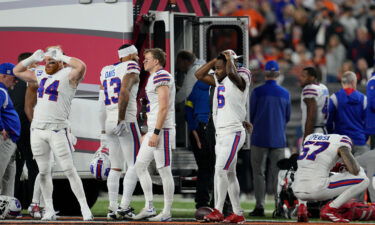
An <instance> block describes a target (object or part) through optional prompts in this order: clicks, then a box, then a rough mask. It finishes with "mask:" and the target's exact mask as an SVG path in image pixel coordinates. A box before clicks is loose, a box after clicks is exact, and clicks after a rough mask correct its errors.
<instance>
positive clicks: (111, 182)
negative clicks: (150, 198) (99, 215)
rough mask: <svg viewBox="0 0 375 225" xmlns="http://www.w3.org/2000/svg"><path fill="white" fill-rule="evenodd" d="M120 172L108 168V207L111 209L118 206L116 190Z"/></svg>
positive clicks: (115, 208)
mask: <svg viewBox="0 0 375 225" xmlns="http://www.w3.org/2000/svg"><path fill="white" fill-rule="evenodd" d="M120 177H121V172H120V171H117V170H110V172H109V175H108V179H107V188H108V199H109V208H110V209H111V210H113V211H115V210H117V207H118V202H117V201H118V190H119V186H120ZM124 187H125V186H124Z"/></svg>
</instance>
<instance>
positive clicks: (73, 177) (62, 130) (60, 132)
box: [14, 46, 93, 220]
mask: <svg viewBox="0 0 375 225" xmlns="http://www.w3.org/2000/svg"><path fill="white" fill-rule="evenodd" d="M43 60H44V62H45V64H46V65H45V67H43V66H41V67H38V68H36V70H35V71H32V70H27V66H29V65H31V64H32V63H35V62H41V61H43ZM63 63H66V64H67V67H64V65H63ZM85 72H86V65H85V64H84V63H83V62H82V61H81V60H79V59H77V58H73V57H69V56H66V55H63V53H62V50H61V48H60V47H59V46H53V47H49V48H48V49H47V52H46V53H44V52H43V51H42V50H40V49H39V50H37V51H35V52H34V53H33V55H32V56H30V57H29V58H27V59H25V60H23V61H21V62H20V63H19V64H17V66H16V67H15V68H14V73H15V74H16V76H17V77H19V78H21V79H23V80H25V81H26V82H37V83H38V85H39V88H38V91H37V95H38V99H37V104H36V106H35V109H34V117H33V121H32V123H31V137H30V139H31V149H32V152H33V155H34V158H35V160H36V162H37V164H38V167H39V175H40V185H41V189H42V194H43V198H44V201H45V205H46V207H45V209H46V212H45V214H44V216H43V218H42V220H55V219H56V214H55V210H54V208H53V201H52V191H53V185H52V176H51V175H52V174H51V166H52V165H51V160H50V157H51V150H52V151H53V153H54V155H55V157H56V158H55V159H56V161H58V162H59V165H60V166H61V167H62V169H63V171H64V173H65V175H66V176H67V178H68V179H69V182H70V186H71V188H72V191H73V193H74V194H75V196H76V197H77V200H78V202H79V204H80V206H81V212H82V216H83V219H84V220H92V219H93V217H92V214H91V211H90V208H89V206H88V205H87V201H86V196H85V192H84V190H83V185H82V181H81V179H80V177H79V176H78V173H77V171H76V169H75V167H74V164H73V159H72V151H73V150H74V149H73V147H72V144H71V143H72V140H71V137H70V135H69V131H68V128H69V122H68V116H69V112H70V106H71V101H72V99H73V97H74V94H75V92H76V89H77V86H78V84H79V82H80V81H81V80H82V79H83V78H84V75H85Z"/></svg>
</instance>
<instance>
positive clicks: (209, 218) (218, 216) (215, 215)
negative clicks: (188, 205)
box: [203, 209, 224, 222]
mask: <svg viewBox="0 0 375 225" xmlns="http://www.w3.org/2000/svg"><path fill="white" fill-rule="evenodd" d="M203 219H204V221H206V222H221V221H223V220H224V215H223V214H222V213H221V212H220V211H219V210H217V209H214V211H212V212H211V213H210V214H208V215H206V216H204V217H203Z"/></svg>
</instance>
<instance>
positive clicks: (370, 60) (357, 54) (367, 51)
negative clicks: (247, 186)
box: [348, 27, 374, 67]
mask: <svg viewBox="0 0 375 225" xmlns="http://www.w3.org/2000/svg"><path fill="white" fill-rule="evenodd" d="M348 58H349V59H351V60H352V61H353V62H354V63H357V61H358V60H359V59H360V58H364V59H366V61H367V65H368V66H369V67H372V66H373V65H374V40H370V39H369V34H368V31H367V28H366V27H359V28H357V30H356V38H355V40H354V41H353V42H352V43H351V44H350V46H349V52H348Z"/></svg>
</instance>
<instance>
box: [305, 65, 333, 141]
mask: <svg viewBox="0 0 375 225" xmlns="http://www.w3.org/2000/svg"><path fill="white" fill-rule="evenodd" d="M302 86H303V90H302V93H301V110H302V131H303V133H304V135H303V140H304V139H305V137H306V136H308V135H309V134H312V133H323V134H326V133H327V131H326V129H325V124H326V122H327V118H328V102H329V91H328V88H327V87H326V86H325V85H324V84H321V83H319V81H318V71H317V70H316V69H315V68H313V67H306V68H304V69H303V70H302Z"/></svg>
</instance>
